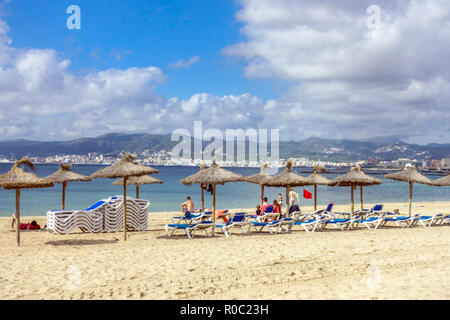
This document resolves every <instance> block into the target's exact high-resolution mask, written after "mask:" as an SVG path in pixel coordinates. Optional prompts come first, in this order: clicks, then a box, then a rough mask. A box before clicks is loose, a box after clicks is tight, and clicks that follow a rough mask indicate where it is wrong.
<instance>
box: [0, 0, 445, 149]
mask: <svg viewBox="0 0 450 320" xmlns="http://www.w3.org/2000/svg"><path fill="white" fill-rule="evenodd" d="M70 5H78V6H79V7H80V8H81V30H69V29H68V28H67V27H66V20H67V18H68V17H69V15H68V14H67V13H66V9H67V8H68V7H69V6H70ZM449 21H450V10H449V7H448V0H428V1H416V0H397V1H395V2H394V1H391V0H359V1H350V0H340V1H337V0H321V1H311V0H295V1H292V0H276V1H274V0H208V1H206V0H203V1H178V0H172V1H154V0H151V1H144V0H139V1H138V0H131V1H118V0H108V1H106V0H102V1H101V0H97V1H92V0H91V1H87V0H70V1H66V0H50V1H26V0H0V137H1V139H5V140H8V139H17V138H33V139H36V140H61V139H64V140H70V139H74V138H80V137H86V136H97V135H101V134H106V133H111V132H123V133H171V132H173V131H174V130H175V129H177V128H186V129H188V130H192V128H193V123H194V121H203V126H204V128H205V129H206V128H215V129H219V130H222V131H223V130H226V129H240V128H242V129H250V128H259V129H279V132H280V139H282V140H301V139H306V138H309V137H321V138H335V139H354V140H361V139H366V138H371V137H379V136H397V137H399V138H401V139H403V140H405V141H407V142H410V143H419V144H426V143H429V142H441V143H448V142H450V141H449V139H450V138H449V137H450V125H449V124H450V110H449V108H450V107H449V106H450V71H449V70H450V60H449V59H448V52H450V41H449V39H450V24H449V23H448V22H449ZM177 66H178V67H177ZM180 66H181V67H180ZM106 115H115V116H113V117H107V121H106V120H105V119H106V118H105V116H106Z"/></svg>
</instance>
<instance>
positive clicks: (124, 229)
mask: <svg viewBox="0 0 450 320" xmlns="http://www.w3.org/2000/svg"><path fill="white" fill-rule="evenodd" d="M123 236H124V240H125V241H127V177H123Z"/></svg>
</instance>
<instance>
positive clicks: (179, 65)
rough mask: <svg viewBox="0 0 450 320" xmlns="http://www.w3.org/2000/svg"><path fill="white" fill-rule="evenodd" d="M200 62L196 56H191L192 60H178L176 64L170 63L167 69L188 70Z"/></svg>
mask: <svg viewBox="0 0 450 320" xmlns="http://www.w3.org/2000/svg"><path fill="white" fill-rule="evenodd" d="M199 62H200V57H198V56H193V57H192V58H190V59H189V60H186V61H184V60H182V59H181V60H178V61H177V62H174V63H171V64H169V67H171V68H174V69H180V68H182V69H188V68H189V67H190V66H192V65H193V64H195V63H199Z"/></svg>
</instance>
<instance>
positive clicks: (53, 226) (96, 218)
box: [47, 199, 108, 234]
mask: <svg viewBox="0 0 450 320" xmlns="http://www.w3.org/2000/svg"><path fill="white" fill-rule="evenodd" d="M107 201H108V199H103V200H100V201H97V202H96V203H94V204H93V205H92V206H90V207H89V208H86V209H84V210H50V211H48V212H47V229H48V230H49V231H51V232H54V233H56V234H69V233H71V232H72V231H73V230H74V229H76V228H80V229H81V230H82V231H83V232H94V233H97V232H102V230H103V215H104V212H105V208H106V206H107Z"/></svg>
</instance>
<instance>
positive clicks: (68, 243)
mask: <svg viewBox="0 0 450 320" xmlns="http://www.w3.org/2000/svg"><path fill="white" fill-rule="evenodd" d="M118 242H119V240H118V239H114V240H102V239H98V240H83V239H67V240H54V241H48V242H46V243H45V244H49V245H52V246H90V245H97V244H112V243H118Z"/></svg>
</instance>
